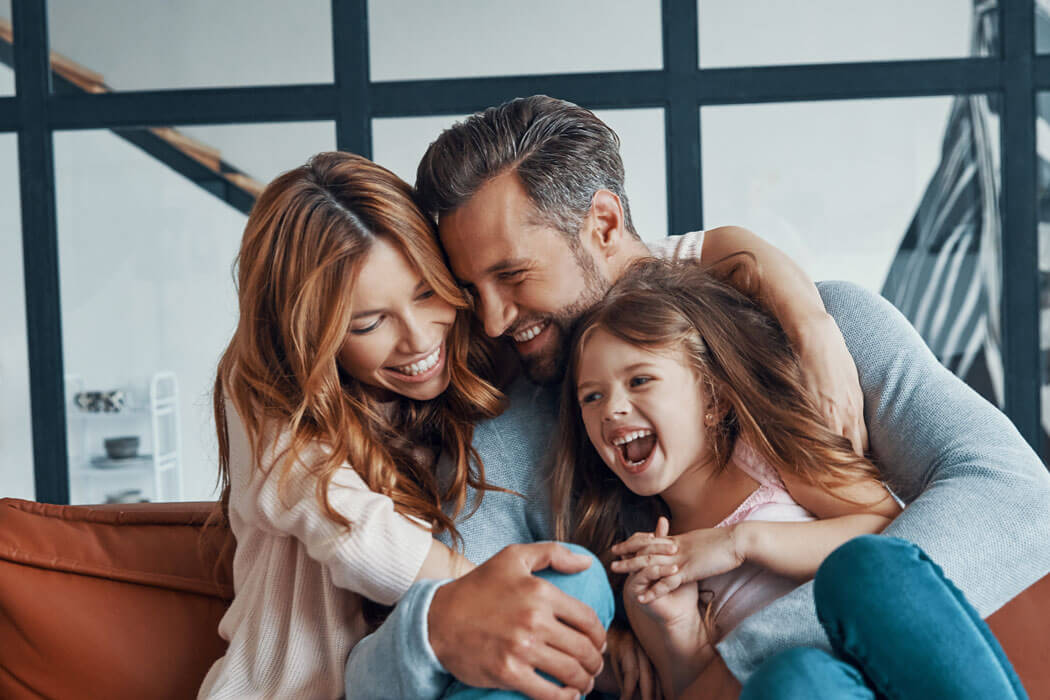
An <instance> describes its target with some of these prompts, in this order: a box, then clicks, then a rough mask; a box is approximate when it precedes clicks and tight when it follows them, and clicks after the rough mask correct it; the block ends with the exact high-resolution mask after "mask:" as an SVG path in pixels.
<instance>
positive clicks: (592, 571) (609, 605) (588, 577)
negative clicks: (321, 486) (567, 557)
mask: <svg viewBox="0 0 1050 700" xmlns="http://www.w3.org/2000/svg"><path fill="white" fill-rule="evenodd" d="M559 544H561V545H562V546H563V547H565V548H566V549H569V550H572V552H574V553H575V554H586V555H587V556H589V557H590V558H591V565H590V566H589V567H588V568H587V569H585V570H584V571H581V572H579V573H576V574H563V573H561V572H559V571H555V570H554V569H544V570H543V571H537V572H536V575H537V576H539V577H540V578H544V579H547V580H548V581H550V582H551V583H553V584H554V585H555V586H557V587H558V588H560V589H561V590H563V591H565V592H566V593H568V594H569V595H571V596H573V597H574V598H577V599H579V600H582V601H583V602H584V603H587V604H588V605H590V606H591V608H593V609H594V612H596V613H597V614H598V619H599V620H601V622H602V625H604V626H605V627H608V626H609V623H610V622H612V618H613V613H614V612H615V610H616V602H615V600H614V599H613V592H612V587H611V586H610V585H609V577H608V576H607V575H606V573H605V567H603V566H602V563H601V562H600V561H598V557H596V556H594V554H592V553H591V552H590V551H589V550H587V549H586V548H585V547H581V546H580V545H578V544H572V543H570V542H560V543H559Z"/></svg>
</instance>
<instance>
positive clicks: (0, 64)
mask: <svg viewBox="0 0 1050 700" xmlns="http://www.w3.org/2000/svg"><path fill="white" fill-rule="evenodd" d="M14 41H15V35H14V26H13V25H12V24H11V0H0V97H2V96H5V95H13V94H15V71H14V65H15V56H14Z"/></svg>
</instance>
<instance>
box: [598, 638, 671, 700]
mask: <svg viewBox="0 0 1050 700" xmlns="http://www.w3.org/2000/svg"><path fill="white" fill-rule="evenodd" d="M608 640H609V666H610V667H611V668H612V672H613V676H614V677H615V679H616V685H617V687H618V689H619V696H620V697H621V698H623V699H624V700H633V699H634V698H641V700H660V698H662V697H663V695H662V694H661V693H660V680H659V678H657V675H656V669H655V668H653V665H652V663H651V662H650V661H649V657H648V656H647V655H646V653H645V649H643V648H642V645H641V644H639V643H638V640H637V639H635V636H634V633H633V632H631V631H630V630H621V629H616V628H611V629H610V630H609V635H608Z"/></svg>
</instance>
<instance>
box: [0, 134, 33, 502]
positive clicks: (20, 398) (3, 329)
mask: <svg viewBox="0 0 1050 700" xmlns="http://www.w3.org/2000/svg"><path fill="white" fill-rule="evenodd" d="M18 192H19V185H18V138H17V137H16V136H15V135H14V134H0V298H2V299H4V303H3V304H0V338H3V339H4V342H3V343H0V465H3V466H2V467H0V497H4V496H10V497H12V498H27V499H32V498H33V493H34V490H35V489H34V486H33V438H32V425H31V421H30V417H29V357H28V353H27V348H26V316H25V308H26V302H25V286H24V281H23V280H24V278H23V275H22V218H21V205H20V204H19V194H18Z"/></svg>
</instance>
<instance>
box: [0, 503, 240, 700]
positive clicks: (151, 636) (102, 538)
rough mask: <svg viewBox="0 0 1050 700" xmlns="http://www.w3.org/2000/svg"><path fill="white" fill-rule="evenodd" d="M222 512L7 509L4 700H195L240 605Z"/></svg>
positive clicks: (0, 536) (1, 623) (1, 637)
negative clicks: (233, 607) (210, 521)
mask: <svg viewBox="0 0 1050 700" xmlns="http://www.w3.org/2000/svg"><path fill="white" fill-rule="evenodd" d="M212 505H213V504H211V503H173V504H142V505H137V504H136V505H120V506H80V507H72V506H51V505H44V504H39V503H32V502H27V501H19V500H14V499H0V649H3V654H2V655H0V697H3V698H23V697H25V698H28V697H46V698H67V697H105V698H125V697H126V698H143V697H150V698H188V697H194V696H195V695H196V691H197V687H198V686H199V685H200V681H201V680H202V679H203V677H204V674H205V673H206V672H207V670H208V668H209V667H210V666H211V663H212V662H213V661H214V660H215V659H216V658H218V657H219V656H220V655H221V654H222V653H223V651H224V649H225V643H224V642H223V640H222V639H220V638H219V636H218V633H217V627H218V623H219V619H220V618H221V617H222V615H223V613H224V612H225V610H226V607H227V606H228V604H229V601H230V600H231V599H232V597H233V586H232V576H231V554H232V550H231V551H229V552H226V553H224V555H223V556H222V557H220V556H219V552H220V550H221V549H222V544H223V542H224V541H225V538H226V537H227V535H228V531H227V530H225V529H224V528H217V529H214V530H209V531H208V532H207V533H206V535H205V536H204V537H203V538H202V536H201V526H202V524H203V523H204V521H205V519H206V518H207V515H208V513H209V511H210V509H211V507H212Z"/></svg>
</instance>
